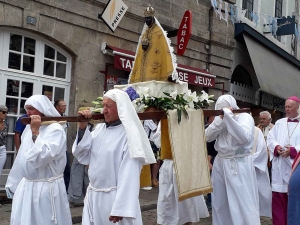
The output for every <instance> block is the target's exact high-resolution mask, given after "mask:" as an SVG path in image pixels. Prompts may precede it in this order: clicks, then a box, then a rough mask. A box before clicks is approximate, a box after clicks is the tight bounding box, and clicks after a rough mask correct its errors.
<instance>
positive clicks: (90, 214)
mask: <svg viewBox="0 0 300 225" xmlns="http://www.w3.org/2000/svg"><path fill="white" fill-rule="evenodd" d="M114 190H117V187H110V188H100V189H98V188H94V187H92V186H91V184H89V186H88V188H87V192H86V196H85V201H87V204H86V205H87V210H88V213H89V218H90V222H91V223H94V218H93V215H92V212H91V206H90V199H89V192H90V191H94V192H104V193H109V192H111V191H114Z"/></svg>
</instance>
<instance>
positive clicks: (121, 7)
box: [98, 0, 128, 32]
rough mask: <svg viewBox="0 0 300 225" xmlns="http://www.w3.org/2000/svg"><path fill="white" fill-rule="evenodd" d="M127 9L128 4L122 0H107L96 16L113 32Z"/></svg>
mask: <svg viewBox="0 0 300 225" xmlns="http://www.w3.org/2000/svg"><path fill="white" fill-rule="evenodd" d="M127 9H128V6H127V5H125V3H124V2H123V1H122V0H109V2H108V3H107V5H106V7H105V8H104V10H103V12H102V14H99V15H98V18H99V19H101V20H103V22H104V23H105V24H106V25H107V26H108V28H109V29H110V30H111V31H112V32H115V29H116V28H117V26H118V25H119V23H120V21H121V19H122V18H123V16H124V15H125V13H126V11H127Z"/></svg>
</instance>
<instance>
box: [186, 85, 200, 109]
mask: <svg viewBox="0 0 300 225" xmlns="http://www.w3.org/2000/svg"><path fill="white" fill-rule="evenodd" d="M183 99H184V100H186V101H187V102H188V104H189V107H190V108H192V109H193V108H194V102H198V101H199V99H198V98H197V94H196V92H195V91H194V92H193V93H192V92H191V90H188V92H187V93H185V94H184V96H183Z"/></svg>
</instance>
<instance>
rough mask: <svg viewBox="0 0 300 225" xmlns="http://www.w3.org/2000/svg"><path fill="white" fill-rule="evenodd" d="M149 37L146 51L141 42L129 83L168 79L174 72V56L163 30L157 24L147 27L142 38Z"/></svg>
mask: <svg viewBox="0 0 300 225" xmlns="http://www.w3.org/2000/svg"><path fill="white" fill-rule="evenodd" d="M144 39H148V41H149V47H148V49H147V50H146V51H144V50H143V49H142V45H141V44H139V46H138V49H137V52H136V56H135V61H134V65H133V68H132V71H131V76H130V80H129V83H130V84H132V83H137V82H143V81H150V80H156V81H166V80H167V79H168V76H169V75H172V73H173V70H174V68H173V64H172V57H171V53H170V50H169V47H168V43H167V40H166V38H165V36H164V34H163V31H162V30H161V29H160V27H159V26H158V25H156V24H153V25H152V26H151V27H150V28H147V30H146V31H145V33H144V35H143V37H142V39H141V40H144Z"/></svg>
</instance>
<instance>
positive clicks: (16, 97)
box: [5, 79, 33, 114]
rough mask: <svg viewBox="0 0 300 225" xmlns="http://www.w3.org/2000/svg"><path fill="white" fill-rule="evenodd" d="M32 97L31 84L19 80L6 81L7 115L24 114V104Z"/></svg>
mask: <svg viewBox="0 0 300 225" xmlns="http://www.w3.org/2000/svg"><path fill="white" fill-rule="evenodd" d="M31 95H33V83H30V82H25V81H20V80H13V79H8V80H7V89H6V103H5V105H6V106H7V107H8V113H9V114H25V113H26V111H25V109H24V104H25V101H26V99H27V98H29V97H30V96H31Z"/></svg>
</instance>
